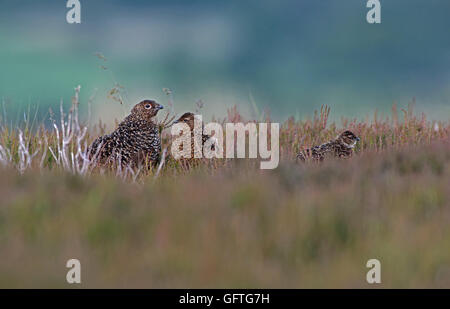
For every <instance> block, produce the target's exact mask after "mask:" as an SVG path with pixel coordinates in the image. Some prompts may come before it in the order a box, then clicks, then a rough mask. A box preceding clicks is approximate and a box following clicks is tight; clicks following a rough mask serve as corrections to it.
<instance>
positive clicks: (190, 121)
mask: <svg viewBox="0 0 450 309" xmlns="http://www.w3.org/2000/svg"><path fill="white" fill-rule="evenodd" d="M194 119H195V115H194V114H193V113H190V112H187V113H184V114H183V115H182V116H181V117H180V118H178V119H177V120H176V121H175V122H174V123H186V124H187V125H188V126H189V129H190V130H191V155H192V158H190V159H188V158H181V159H180V161H181V162H182V164H183V165H184V166H185V167H188V166H191V165H193V164H194V162H197V161H198V160H197V159H195V158H194V153H195V144H194V134H195V131H194V130H195V126H194ZM201 130H202V145H201V147H202V154H203V145H204V144H205V143H206V141H207V140H209V139H210V138H211V136H209V135H206V134H203V125H202V128H201ZM179 150H180V151H183V145H180V149H179ZM211 150H213V151H214V150H215V144H214V143H213V144H212V145H211Z"/></svg>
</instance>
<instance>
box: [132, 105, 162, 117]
mask: <svg viewBox="0 0 450 309" xmlns="http://www.w3.org/2000/svg"><path fill="white" fill-rule="evenodd" d="M161 109H163V106H162V105H161V104H159V103H156V102H155V101H153V100H144V101H142V102H140V103H138V104H136V105H135V106H134V107H133V109H132V110H131V114H132V115H134V116H136V117H138V118H142V119H145V120H150V119H151V118H153V117H155V116H156V114H158V111H159V110H161Z"/></svg>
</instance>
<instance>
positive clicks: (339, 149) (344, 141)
mask: <svg viewBox="0 0 450 309" xmlns="http://www.w3.org/2000/svg"><path fill="white" fill-rule="evenodd" d="M359 140H360V139H359V137H357V136H356V135H355V134H353V132H351V131H348V130H347V131H344V132H343V133H341V134H339V135H338V136H337V137H336V139H334V140H332V141H329V142H328V143H325V144H322V145H320V146H314V147H312V148H308V149H306V150H304V151H302V152H300V153H299V154H298V155H297V158H298V159H300V160H302V161H306V159H307V158H312V159H314V160H317V161H323V159H324V158H325V156H326V155H327V154H330V155H333V156H335V157H339V158H343V157H349V156H351V155H352V153H353V148H354V147H355V145H356V143H357V142H359Z"/></svg>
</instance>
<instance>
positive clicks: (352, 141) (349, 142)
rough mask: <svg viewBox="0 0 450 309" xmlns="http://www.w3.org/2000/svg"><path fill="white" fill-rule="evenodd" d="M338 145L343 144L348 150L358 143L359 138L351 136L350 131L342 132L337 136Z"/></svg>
mask: <svg viewBox="0 0 450 309" xmlns="http://www.w3.org/2000/svg"><path fill="white" fill-rule="evenodd" d="M336 140H338V141H339V142H340V143H342V144H344V145H345V146H347V147H348V148H353V147H355V145H356V143H357V142H359V140H360V139H359V137H358V136H356V135H355V134H353V132H352V131H349V130H347V131H344V132H342V133H341V134H339V135H338V137H337V138H336Z"/></svg>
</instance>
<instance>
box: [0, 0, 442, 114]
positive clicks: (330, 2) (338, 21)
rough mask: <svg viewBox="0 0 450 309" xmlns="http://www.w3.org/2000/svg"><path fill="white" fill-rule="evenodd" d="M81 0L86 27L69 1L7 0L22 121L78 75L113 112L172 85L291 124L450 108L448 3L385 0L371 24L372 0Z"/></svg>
mask: <svg viewBox="0 0 450 309" xmlns="http://www.w3.org/2000/svg"><path fill="white" fill-rule="evenodd" d="M80 2H81V5H82V23H81V24H80V25H70V24H67V23H66V12H67V11H68V9H67V8H66V5H65V4H66V1H63V0H60V1H44V0H41V1H31V0H2V1H1V9H0V98H1V99H2V101H3V106H4V107H5V110H6V113H7V114H9V115H10V117H12V118H14V117H19V118H20V116H17V115H21V113H22V111H24V110H26V108H27V107H28V106H32V107H34V106H39V110H40V111H41V112H42V113H45V112H46V111H47V110H48V107H50V106H51V107H57V106H58V104H59V101H60V99H63V100H64V102H66V103H67V102H69V101H70V98H71V96H72V95H73V89H74V87H75V86H77V85H81V86H82V92H81V99H82V102H83V105H82V108H83V110H84V113H86V110H87V104H86V102H87V100H88V99H89V98H90V97H91V96H92V97H93V100H92V102H93V112H94V117H102V118H104V119H105V120H106V119H107V118H108V116H117V115H121V114H123V113H125V112H126V111H127V110H129V107H130V106H131V105H133V104H134V103H136V102H137V101H138V100H139V99H142V98H154V99H157V100H158V101H161V102H162V103H163V104H165V103H166V102H167V99H168V98H167V97H166V95H165V93H164V92H163V91H162V89H163V88H170V89H171V90H172V91H173V99H174V102H175V109H176V111H177V112H182V111H184V110H188V109H191V110H192V109H193V107H194V105H195V102H196V101H198V100H202V101H203V102H204V104H205V107H204V109H203V111H202V113H203V114H204V115H206V116H210V115H216V116H223V115H224V113H225V111H226V109H227V108H228V107H231V106H233V105H234V104H236V105H238V107H239V109H240V110H241V111H242V112H243V113H244V114H247V115H248V116H249V117H252V116H254V115H253V114H254V111H252V108H251V106H252V104H251V102H252V100H254V102H256V104H257V106H258V108H259V109H260V110H262V109H265V108H267V109H269V110H270V111H271V115H272V116H273V118H274V119H277V120H280V121H281V120H283V119H285V118H287V117H288V116H291V115H292V116H297V117H300V118H304V117H306V116H307V115H310V114H311V113H312V111H313V110H314V109H317V108H319V107H320V105H322V104H328V105H330V106H331V107H332V117H340V116H344V115H345V116H347V117H364V116H365V115H368V114H372V112H373V111H374V110H376V109H377V110H379V111H380V112H382V113H387V112H388V111H389V109H390V107H391V105H392V104H393V103H394V102H397V103H399V104H400V105H403V104H407V103H408V102H410V101H411V100H412V99H413V98H415V99H416V102H417V103H416V106H417V109H418V110H419V111H426V112H427V114H428V115H429V116H431V117H433V118H436V119H449V117H450V35H449V29H450V18H449V13H450V1H448V0H391V1H381V3H382V23H381V24H379V25H370V24H368V23H367V22H366V13H367V11H368V9H367V8H366V1H365V0H346V1H341V0H320V1H317V0H303V1H300V0H297V1H285V0H240V1H235V0H227V1H213V0H190V1H184V0H178V1H174V0H166V1H159V0H157V1H154V0H152V1H125V0H109V1H105V0H95V1H92V0H81V1H80ZM97 52H100V53H101V54H103V55H104V56H105V57H106V59H107V60H106V61H104V60H102V59H100V58H99V57H96V56H95V53H97ZM101 66H104V67H106V68H107V69H106V70H105V69H104V68H101ZM115 83H119V84H121V85H123V86H124V87H125V89H124V90H123V91H124V92H123V95H124V100H125V106H124V107H122V108H118V104H117V103H116V102H114V101H112V100H110V99H108V98H107V93H108V91H109V90H110V89H111V88H112V87H113V86H114V84H115ZM115 110H118V111H119V114H118V113H115V112H114V111H115Z"/></svg>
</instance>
